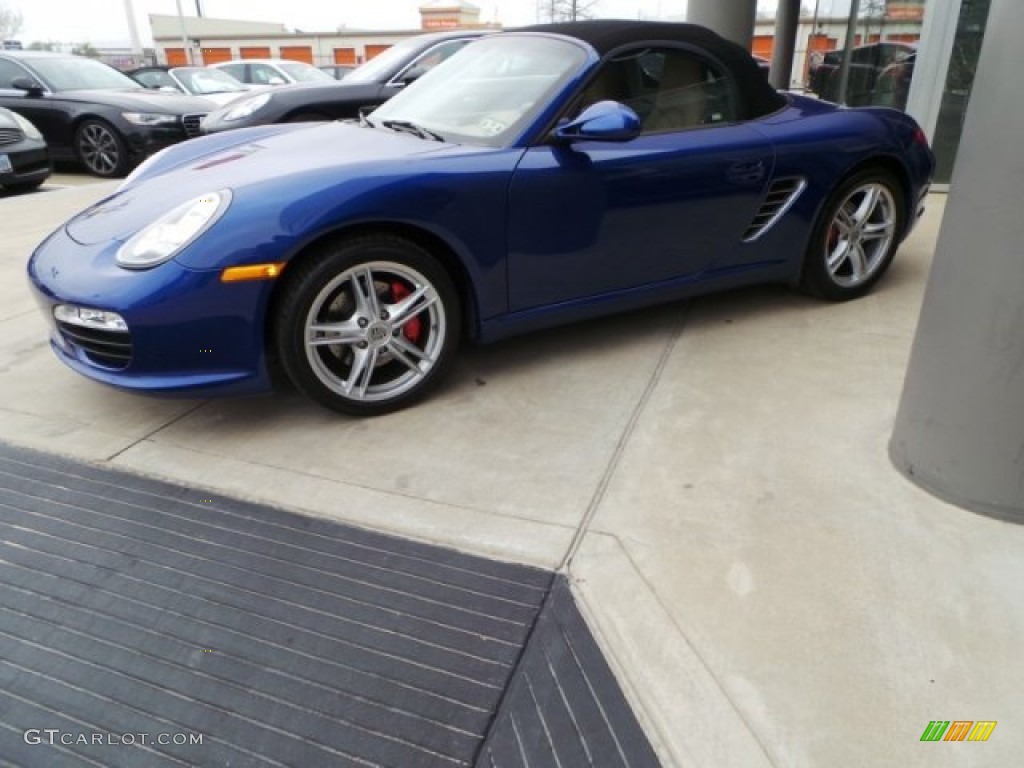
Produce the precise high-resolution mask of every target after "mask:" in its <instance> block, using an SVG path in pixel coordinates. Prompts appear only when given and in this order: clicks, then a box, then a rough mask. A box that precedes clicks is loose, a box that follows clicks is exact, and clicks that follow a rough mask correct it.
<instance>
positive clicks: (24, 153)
mask: <svg viewBox="0 0 1024 768" xmlns="http://www.w3.org/2000/svg"><path fill="white" fill-rule="evenodd" d="M49 176H50V151H49V150H48V149H47V147H46V140H45V139H43V134H41V133H40V132H39V131H38V130H37V129H36V127H35V126H34V125H32V123H30V122H29V121H28V120H26V119H25V118H24V117H22V116H21V115H19V114H18V113H17V112H11V111H10V110H9V109H3V108H2V107H0V187H3V188H4V189H8V190H12V191H14V192H23V191H26V190H29V189H35V188H36V187H38V186H39V185H40V184H42V183H43V182H44V181H46V179H47V178H48V177H49Z"/></svg>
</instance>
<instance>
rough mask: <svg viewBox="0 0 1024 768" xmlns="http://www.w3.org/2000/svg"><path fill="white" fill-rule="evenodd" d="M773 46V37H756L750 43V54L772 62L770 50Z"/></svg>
mask: <svg viewBox="0 0 1024 768" xmlns="http://www.w3.org/2000/svg"><path fill="white" fill-rule="evenodd" d="M774 45H775V37H774V36H773V35H756V36H755V37H754V39H753V40H752V41H751V46H750V52H751V53H752V54H754V55H755V56H760V57H761V58H762V59H768V61H771V60H772V48H773V47H774Z"/></svg>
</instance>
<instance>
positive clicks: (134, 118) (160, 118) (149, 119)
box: [121, 112, 178, 125]
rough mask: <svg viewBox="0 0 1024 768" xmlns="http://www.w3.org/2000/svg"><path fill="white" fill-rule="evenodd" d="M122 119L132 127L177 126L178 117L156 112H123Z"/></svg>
mask: <svg viewBox="0 0 1024 768" xmlns="http://www.w3.org/2000/svg"><path fill="white" fill-rule="evenodd" d="M121 117H123V118H124V119H125V120H127V121H128V122H129V123H131V124H132V125H176V124H177V122H178V116H177V115H162V114H159V113H156V112H122V113H121Z"/></svg>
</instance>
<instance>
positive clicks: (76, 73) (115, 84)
mask: <svg viewBox="0 0 1024 768" xmlns="http://www.w3.org/2000/svg"><path fill="white" fill-rule="evenodd" d="M26 63H28V64H30V66H31V67H32V68H33V69H34V70H35V71H36V72H37V73H38V74H39V76H40V77H41V78H43V80H44V81H46V84H47V85H49V86H50V88H52V89H53V90H55V91H76V90H80V89H83V88H89V89H96V90H107V91H109V90H113V89H115V88H117V89H120V88H142V87H143V86H142V85H141V84H140V83H137V82H135V81H134V80H132V79H131V78H130V77H128V75H124V74H121V73H120V72H118V71H117V70H116V69H114V68H113V67H108V66H107V65H106V64H103V63H102V62H99V61H95V60H93V59H87V58H85V57H84V56H81V57H77V56H76V57H73V58H72V57H70V56H69V57H68V58H66V59H64V58H57V57H53V58H49V57H47V58H39V59H32V60H31V61H29V62H26Z"/></svg>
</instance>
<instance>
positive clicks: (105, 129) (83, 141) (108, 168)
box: [75, 120, 128, 179]
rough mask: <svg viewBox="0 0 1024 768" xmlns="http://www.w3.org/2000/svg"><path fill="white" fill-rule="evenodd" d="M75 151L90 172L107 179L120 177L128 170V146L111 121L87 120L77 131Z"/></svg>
mask: <svg viewBox="0 0 1024 768" xmlns="http://www.w3.org/2000/svg"><path fill="white" fill-rule="evenodd" d="M75 153H76V154H77V155H78V159H79V161H80V162H81V163H82V165H84V166H85V167H86V168H87V169H88V170H89V172H90V173H93V174H95V175H97V176H102V177H103V178H105V179H113V178H118V177H120V176H124V175H125V174H126V173H127V172H128V148H127V147H126V146H125V143H124V139H123V138H121V135H120V134H119V133H118V132H117V129H116V128H114V127H113V126H112V125H110V124H109V123H106V122H104V121H102V120H85V121H83V122H82V124H81V125H79V126H78V129H77V130H76V131H75Z"/></svg>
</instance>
